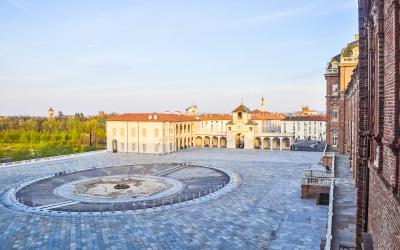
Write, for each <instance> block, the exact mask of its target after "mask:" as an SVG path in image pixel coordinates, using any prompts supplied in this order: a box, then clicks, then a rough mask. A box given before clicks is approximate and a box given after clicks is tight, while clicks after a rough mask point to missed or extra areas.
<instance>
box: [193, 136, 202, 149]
mask: <svg viewBox="0 0 400 250" xmlns="http://www.w3.org/2000/svg"><path fill="white" fill-rule="evenodd" d="M195 145H196V147H202V146H203V138H201V136H197V137H196V140H195Z"/></svg>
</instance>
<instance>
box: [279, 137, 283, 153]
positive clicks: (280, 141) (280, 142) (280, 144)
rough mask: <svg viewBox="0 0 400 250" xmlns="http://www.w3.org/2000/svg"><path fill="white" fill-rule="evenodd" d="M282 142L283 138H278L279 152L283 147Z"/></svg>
mask: <svg viewBox="0 0 400 250" xmlns="http://www.w3.org/2000/svg"><path fill="white" fill-rule="evenodd" d="M282 141H283V138H282V137H280V138H279V150H281V151H282V147H283V143H282Z"/></svg>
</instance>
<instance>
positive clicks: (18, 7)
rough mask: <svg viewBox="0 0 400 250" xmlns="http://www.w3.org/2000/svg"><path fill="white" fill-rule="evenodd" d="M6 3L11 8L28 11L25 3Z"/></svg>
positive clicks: (16, 1) (9, 0)
mask: <svg viewBox="0 0 400 250" xmlns="http://www.w3.org/2000/svg"><path fill="white" fill-rule="evenodd" d="M7 3H8V4H10V5H12V6H13V7H15V8H17V9H19V10H22V11H29V5H28V4H27V3H26V2H25V1H21V0H7Z"/></svg>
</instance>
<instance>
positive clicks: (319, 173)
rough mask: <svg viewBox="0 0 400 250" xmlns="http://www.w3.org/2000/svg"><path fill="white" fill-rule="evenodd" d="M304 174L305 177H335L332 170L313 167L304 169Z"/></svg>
mask: <svg viewBox="0 0 400 250" xmlns="http://www.w3.org/2000/svg"><path fill="white" fill-rule="evenodd" d="M304 176H305V177H320V178H321V177H322V178H333V177H335V176H334V173H333V172H332V171H325V170H313V169H307V170H306V171H304Z"/></svg>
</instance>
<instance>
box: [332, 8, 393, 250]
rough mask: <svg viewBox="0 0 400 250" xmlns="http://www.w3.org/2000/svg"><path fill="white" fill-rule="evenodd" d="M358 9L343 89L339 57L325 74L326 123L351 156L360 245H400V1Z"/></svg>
mask: <svg viewBox="0 0 400 250" xmlns="http://www.w3.org/2000/svg"><path fill="white" fill-rule="evenodd" d="M358 12H359V35H360V36H359V43H358V45H357V46H359V57H358V60H357V61H358V65H354V66H352V67H353V70H352V74H351V78H350V80H348V81H347V80H346V81H345V83H346V84H345V86H344V88H342V86H340V87H339V88H338V90H339V91H338V92H339V93H338V95H334V94H333V92H334V90H336V88H335V87H334V86H335V84H339V83H340V82H341V71H340V61H339V62H338V60H336V63H335V61H334V60H332V61H331V62H330V65H329V67H328V69H327V73H326V74H325V76H326V79H327V107H328V106H332V107H333V110H331V111H330V112H328V113H327V115H328V124H327V127H328V129H329V130H332V131H337V134H332V133H331V135H330V136H328V138H327V139H328V143H330V144H331V146H332V147H334V146H336V147H337V149H338V150H339V151H340V152H341V153H345V154H347V155H348V156H349V159H350V162H351V169H352V172H353V177H354V179H355V183H356V188H357V214H356V218H357V224H356V248H357V249H400V67H399V65H400V1H399V0H387V1H384V0H360V1H359V8H358ZM354 48H355V47H354ZM353 55H354V56H355V54H353ZM337 59H338V58H337ZM335 64H336V66H335ZM345 73H346V72H345ZM347 77H348V75H347V74H346V77H345V78H346V79H348V78H347ZM339 79H340V80H339ZM334 103H335V104H336V105H333V104H334ZM335 109H336V110H335ZM335 112H339V114H335ZM335 117H337V118H336V119H334V118H335ZM336 135H337V136H336ZM335 136H336V137H335ZM335 143H336V145H335Z"/></svg>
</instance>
